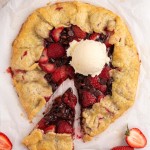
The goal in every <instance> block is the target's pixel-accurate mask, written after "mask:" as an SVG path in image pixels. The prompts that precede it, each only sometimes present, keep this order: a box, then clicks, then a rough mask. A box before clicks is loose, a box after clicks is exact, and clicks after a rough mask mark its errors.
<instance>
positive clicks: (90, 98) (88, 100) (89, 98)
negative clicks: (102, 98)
mask: <svg viewBox="0 0 150 150" xmlns="http://www.w3.org/2000/svg"><path fill="white" fill-rule="evenodd" d="M81 103H82V105H83V107H88V106H91V105H92V104H94V103H96V97H95V96H94V95H93V94H92V93H90V92H88V91H83V92H82V102H81Z"/></svg>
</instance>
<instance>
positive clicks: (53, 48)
mask: <svg viewBox="0 0 150 150" xmlns="http://www.w3.org/2000/svg"><path fill="white" fill-rule="evenodd" d="M65 54H66V51H65V49H64V48H63V47H62V46H61V45H60V44H59V43H52V44H50V45H49V47H48V51H47V55H48V57H49V58H59V57H63V56H64V55H65Z"/></svg>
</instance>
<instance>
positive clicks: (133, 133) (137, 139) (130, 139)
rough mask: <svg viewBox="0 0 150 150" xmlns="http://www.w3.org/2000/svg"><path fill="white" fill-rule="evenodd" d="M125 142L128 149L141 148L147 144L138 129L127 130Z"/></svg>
mask: <svg viewBox="0 0 150 150" xmlns="http://www.w3.org/2000/svg"><path fill="white" fill-rule="evenodd" d="M125 135H126V142H127V144H128V145H129V146H130V147H133V148H143V147H145V146H146V144H147V139H146V137H145V136H144V134H143V133H142V132H141V131H140V130H139V129H138V128H132V129H130V130H129V129H128V128H127V131H126V134H125Z"/></svg>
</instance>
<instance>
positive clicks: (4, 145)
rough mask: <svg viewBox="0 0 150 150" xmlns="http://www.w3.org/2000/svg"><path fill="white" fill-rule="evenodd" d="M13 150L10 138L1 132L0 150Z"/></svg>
mask: <svg viewBox="0 0 150 150" xmlns="http://www.w3.org/2000/svg"><path fill="white" fill-rule="evenodd" d="M11 149H12V143H11V141H10V140H9V139H8V137H7V136H6V135H5V134H4V133H2V132H0V150H11Z"/></svg>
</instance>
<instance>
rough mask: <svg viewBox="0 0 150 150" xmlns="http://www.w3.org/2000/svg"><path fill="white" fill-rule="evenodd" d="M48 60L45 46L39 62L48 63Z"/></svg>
mask: <svg viewBox="0 0 150 150" xmlns="http://www.w3.org/2000/svg"><path fill="white" fill-rule="evenodd" d="M47 62H48V56H47V49H46V48H45V49H44V50H43V52H42V55H41V57H40V60H39V63H41V64H43V63H47Z"/></svg>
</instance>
